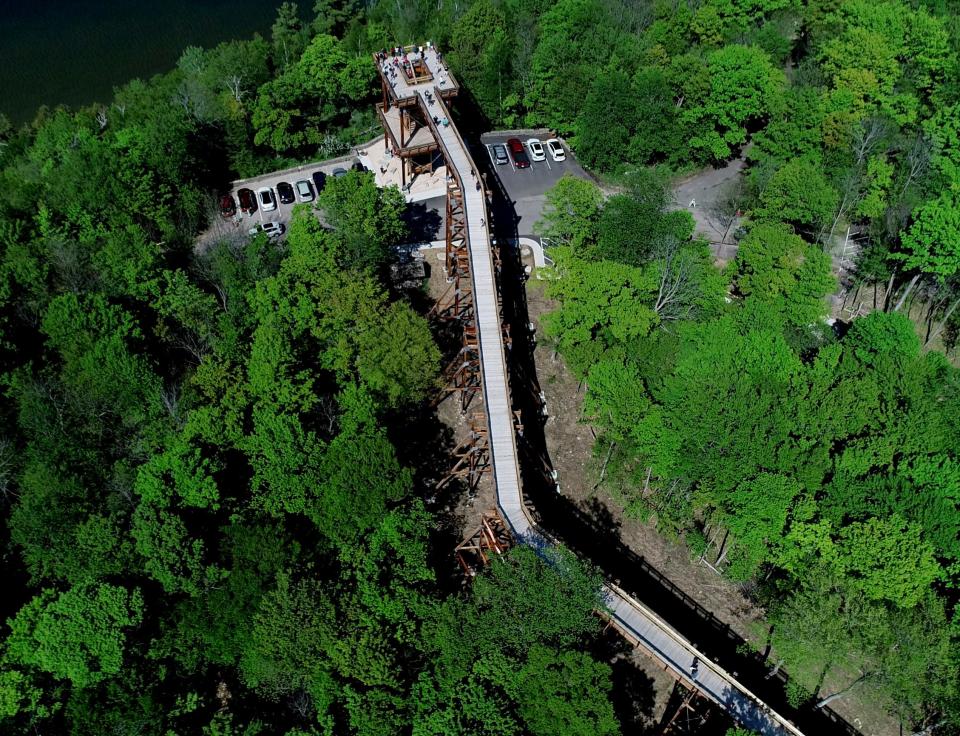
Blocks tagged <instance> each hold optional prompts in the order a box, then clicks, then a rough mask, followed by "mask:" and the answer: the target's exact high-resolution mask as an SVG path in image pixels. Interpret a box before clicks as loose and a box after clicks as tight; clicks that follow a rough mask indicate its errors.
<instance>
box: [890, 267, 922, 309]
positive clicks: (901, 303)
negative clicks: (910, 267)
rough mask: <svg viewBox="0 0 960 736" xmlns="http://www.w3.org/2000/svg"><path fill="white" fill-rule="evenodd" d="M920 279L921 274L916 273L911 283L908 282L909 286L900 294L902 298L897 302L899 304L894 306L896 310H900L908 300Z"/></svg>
mask: <svg viewBox="0 0 960 736" xmlns="http://www.w3.org/2000/svg"><path fill="white" fill-rule="evenodd" d="M919 280H920V274H915V275H914V277H913V278H912V279H910V283H909V284H907V288H906V289H904V291H903V294H901V295H900V300H899V301H898V302H897V306H895V307H894V308H893V311H894V312H899V311H900V308H901V307H902V306H903V303H904V302H905V301H906V300H907V297H908V296H910V292H911V291H913V287H914V286H916V285H917V282H918V281H919Z"/></svg>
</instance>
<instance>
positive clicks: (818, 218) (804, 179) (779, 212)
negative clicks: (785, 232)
mask: <svg viewBox="0 0 960 736" xmlns="http://www.w3.org/2000/svg"><path fill="white" fill-rule="evenodd" d="M838 202H839V195H838V194H837V191H836V190H835V189H834V188H833V187H832V186H831V185H830V182H828V181H827V179H826V177H825V176H824V175H823V173H822V171H821V169H820V168H819V167H817V166H815V165H813V164H812V163H809V162H806V161H803V160H793V161H789V162H788V163H786V164H784V165H783V166H781V167H780V168H778V169H777V171H776V173H774V175H773V176H772V177H770V180H769V181H768V182H767V184H766V186H765V187H764V188H763V192H762V193H761V194H760V202H759V205H758V206H757V208H756V211H755V212H754V214H755V216H756V218H757V219H758V220H761V221H766V222H789V223H791V224H792V225H794V226H795V227H796V228H797V229H798V230H800V231H801V232H804V233H806V234H807V235H808V237H810V238H811V239H814V240H816V239H818V238H819V236H820V235H821V233H822V232H823V231H824V230H825V229H827V226H828V225H829V224H830V221H831V220H832V219H833V215H834V213H835V212H836V209H837V204H838Z"/></svg>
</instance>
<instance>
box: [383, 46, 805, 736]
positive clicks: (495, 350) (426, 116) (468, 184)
mask: <svg viewBox="0 0 960 736" xmlns="http://www.w3.org/2000/svg"><path fill="white" fill-rule="evenodd" d="M376 60H377V63H378V68H379V71H380V74H381V77H382V78H383V80H384V98H385V100H384V109H383V112H385V113H386V112H388V107H389V104H390V103H394V104H396V105H397V106H398V108H400V109H401V110H403V109H407V110H409V111H410V113H411V116H412V119H414V120H416V121H418V123H419V124H420V125H425V126H426V127H428V128H429V129H430V131H431V133H432V134H433V137H434V139H435V140H436V142H437V144H438V145H439V147H440V150H441V152H442V154H443V157H444V159H445V161H446V165H447V168H448V171H449V176H450V177H451V181H450V183H449V185H448V186H449V195H448V196H450V197H452V198H455V200H456V203H457V205H456V206H457V209H458V213H459V215H460V216H461V217H462V220H463V223H464V225H463V230H464V232H458V234H457V237H458V238H460V239H465V246H466V251H467V257H468V260H469V277H470V280H471V282H472V283H471V291H472V302H473V304H472V309H473V313H472V326H474V327H475V331H476V333H477V335H476V336H477V343H478V345H479V353H480V360H479V371H480V385H481V387H482V397H483V403H484V406H485V420H486V424H487V427H486V437H487V443H488V448H489V453H490V464H491V466H492V471H493V478H494V484H495V489H496V495H497V505H498V506H499V509H500V513H501V515H502V517H503V519H504V521H505V522H506V524H507V525H508V526H509V528H510V531H511V532H512V534H513V536H514V538H515V539H517V540H519V541H521V542H523V543H526V544H530V545H532V546H534V547H542V546H545V545H550V544H554V543H556V540H554V539H553V538H552V537H551V535H549V533H547V532H544V531H543V530H540V529H538V528H537V527H536V526H535V524H534V522H533V520H532V518H531V517H530V515H529V513H528V511H527V508H526V506H525V505H524V502H523V490H522V487H521V481H520V463H519V457H518V453H517V443H516V425H515V422H516V416H515V414H514V410H513V401H512V396H511V390H510V378H509V376H510V373H509V371H508V368H507V357H506V348H505V346H504V324H503V314H502V308H501V298H500V285H499V283H498V279H497V270H498V269H497V268H496V265H495V264H496V254H495V252H494V249H493V248H494V242H493V239H492V237H491V234H490V220H489V213H488V211H487V202H486V197H485V192H484V189H483V187H482V186H480V184H479V180H478V179H477V168H476V164H475V162H474V161H473V159H472V158H471V156H470V152H469V150H468V149H467V146H466V144H465V143H464V141H463V139H462V138H461V137H460V134H459V132H458V131H457V128H456V125H454V123H453V120H452V117H451V115H450V110H449V108H448V106H447V103H446V100H449V99H450V98H451V97H452V96H453V95H455V94H456V91H457V88H456V82H455V80H454V79H453V77H452V75H450V74H449V72H448V71H447V70H446V69H445V68H444V66H443V62H442V59H441V57H440V56H439V55H438V53H437V51H436V49H434V48H431V47H429V46H428V47H426V48H423V47H405V48H403V49H394V50H393V51H392V52H390V53H387V54H378V55H377V58H376ZM441 82H442V84H441ZM388 98H389V99H388ZM461 207H462V212H460V208H461ZM449 237H450V236H449V234H448V238H449ZM603 597H604V599H605V603H606V606H607V611H606V612H605V615H606V616H607V618H608V620H609V621H610V622H611V624H612V625H614V626H615V627H616V628H617V629H618V630H619V631H620V632H621V634H623V636H624V637H625V638H627V639H628V640H629V641H631V642H633V643H634V644H635V645H636V646H638V647H643V648H644V649H645V650H646V651H647V653H648V654H650V655H651V656H652V657H653V658H654V659H656V660H657V661H659V662H660V663H661V664H662V665H663V666H664V668H665V669H667V670H668V671H669V672H671V673H672V674H673V675H674V676H675V677H676V678H677V679H679V680H681V681H683V682H684V683H685V684H686V685H687V686H688V687H693V688H696V689H697V690H699V691H700V692H701V693H703V694H704V695H705V696H706V697H708V698H709V699H711V700H712V701H714V702H715V703H717V704H718V705H719V706H721V707H723V708H724V709H725V710H726V711H727V712H729V713H730V714H731V715H732V716H733V718H734V719H735V720H736V721H738V722H739V723H741V724H743V725H744V726H746V727H748V728H750V729H752V730H754V731H757V732H758V733H761V734H764V736H802V734H801V732H800V731H799V730H798V729H797V728H796V727H795V726H793V725H792V724H791V723H790V722H788V721H787V720H786V719H784V718H783V717H781V716H780V715H779V714H777V713H776V712H774V711H773V710H771V709H770V708H768V707H767V706H766V705H765V704H764V703H762V702H761V701H760V700H759V699H758V698H757V697H756V696H754V695H753V694H752V693H751V692H750V691H749V690H747V689H746V688H745V687H743V686H742V685H741V684H740V683H738V682H737V680H736V679H735V678H734V677H733V676H732V675H730V674H729V673H727V672H725V671H724V670H723V669H721V668H719V667H717V666H715V665H714V664H713V663H711V662H710V660H709V658H708V657H707V656H706V655H704V654H702V653H701V652H699V651H698V650H697V649H696V648H695V647H694V646H693V645H692V644H691V643H690V642H689V641H687V640H686V639H684V638H683V637H682V636H680V634H678V633H677V632H676V631H675V630H674V629H673V628H672V627H670V625H669V624H667V623H666V622H665V621H663V620H662V619H660V618H659V617H658V616H657V615H656V614H654V613H653V612H652V611H650V610H649V609H648V608H646V607H645V606H643V605H642V604H641V603H639V602H638V601H637V600H635V599H634V598H632V597H631V596H630V595H628V594H627V593H626V592H625V591H623V590H621V589H620V588H619V587H617V586H616V585H615V584H612V583H610V584H607V585H605V586H604V589H603ZM695 662H696V663H697V666H696V667H694V663H695Z"/></svg>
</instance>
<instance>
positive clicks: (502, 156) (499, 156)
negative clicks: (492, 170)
mask: <svg viewBox="0 0 960 736" xmlns="http://www.w3.org/2000/svg"><path fill="white" fill-rule="evenodd" d="M493 160H494V162H495V163H496V164H497V165H498V166H502V165H503V164H508V163H510V159H508V158H507V147H506V146H504V145H503V144H502V143H495V144H494V145H493Z"/></svg>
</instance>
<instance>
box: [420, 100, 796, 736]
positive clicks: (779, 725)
mask: <svg viewBox="0 0 960 736" xmlns="http://www.w3.org/2000/svg"><path fill="white" fill-rule="evenodd" d="M439 92H440V90H439V89H437V88H434V94H433V105H429V106H428V105H427V103H426V101H425V94H426V92H425V90H423V89H420V90H418V91H417V100H418V104H419V106H420V108H421V110H422V112H423V113H424V115H425V119H426V120H427V125H428V126H429V127H430V129H431V131H432V132H433V134H434V137H435V138H436V140H437V143H438V145H439V146H440V149H441V151H442V152H443V155H444V158H445V159H446V161H447V170H448V173H449V174H450V175H451V176H453V177H454V179H455V181H456V183H457V186H458V187H459V188H460V191H461V192H462V193H463V197H464V207H465V210H466V217H467V228H466V243H467V248H468V251H469V256H470V259H471V261H474V259H475V258H479V257H481V256H480V254H479V253H477V252H476V251H475V250H474V248H473V245H475V244H474V243H473V241H472V237H471V233H470V218H469V215H470V212H469V206H468V199H469V198H470V197H471V194H472V193H471V192H468V191H467V190H466V188H465V187H464V183H463V174H462V173H461V172H460V170H459V168H458V166H456V165H455V164H454V158H453V156H452V155H451V152H450V150H449V148H448V147H447V144H446V142H445V141H444V135H445V134H448V135H451V136H453V137H455V139H456V142H457V144H458V145H459V147H460V149H461V151H462V154H463V157H464V158H465V160H466V161H467V162H468V164H469V165H470V166H471V167H472V168H473V170H474V172H476V163H475V162H474V160H473V158H472V157H471V155H470V151H469V149H468V148H467V146H466V143H464V141H463V138H462V137H461V136H460V132H459V130H458V129H457V127H456V126H455V125H453V123H452V121H451V120H450V112H449V109H448V108H447V106H446V104H445V103H444V102H443V99H442V97H441V96H440V94H439ZM434 105H436V106H438V107H437V109H438V110H439V111H440V112H442V113H443V114H444V117H445V118H446V119H447V120H448V122H449V125H448V126H446V127H445V128H444V130H443V131H441V130H440V128H439V126H438V125H437V124H436V123H435V122H434V119H433V116H432V115H431V114H430V107H433V106H434ZM474 201H476V200H474ZM479 201H480V207H481V212H482V215H483V217H484V220H485V221H486V218H487V216H488V212H487V203H486V195H485V193H484V194H483V195H481V196H480V197H479ZM474 214H476V213H474ZM485 233H486V240H487V244H488V247H487V248H485V257H486V260H487V265H489V267H490V273H491V275H492V276H493V288H494V291H495V293H494V294H493V298H494V299H495V300H496V298H497V294H496V291H497V290H498V289H499V282H498V280H497V275H496V271H495V269H494V267H493V256H492V252H491V248H490V247H489V241H490V231H489V229H487V230H485ZM476 271H477V269H475V268H471V269H470V280H471V285H472V288H473V294H474V300H476V299H477V298H478V297H480V296H482V292H481V291H480V290H479V289H478V288H477V283H476ZM474 313H475V314H476V315H478V316H477V322H478V325H477V330H478V334H479V337H480V339H479V340H478V349H479V351H480V377H481V385H482V386H483V389H484V401H485V403H486V404H487V408H488V410H487V412H486V422H487V431H488V437H489V438H490V440H489V441H490V443H491V456H492V458H491V465H492V466H493V477H494V486H495V492H496V496H497V506H498V507H499V508H500V511H501V513H502V514H503V516H504V521H505V522H506V523H507V525H508V526H509V527H510V528H511V530H512V531H513V532H514V535H515V536H516V537H518V538H519V540H520V541H521V542H523V543H527V544H533V545H534V546H536V543H537V539H538V538H539V539H540V540H542V541H544V542H552V543H554V544H555V543H556V540H555V539H554V538H553V537H552V535H550V534H549V533H546V532H545V531H544V530H542V529H540V528H539V526H538V525H537V523H536V521H535V520H534V519H533V517H532V516H531V515H530V512H529V511H528V509H527V508H526V506H525V504H524V503H523V498H522V494H523V491H522V484H521V478H520V466H519V459H518V458H519V454H518V452H517V438H516V431H515V428H514V426H513V416H512V407H513V402H512V396H511V387H510V374H509V371H508V369H507V363H506V357H505V350H504V347H503V341H502V337H501V335H500V328H499V322H500V321H502V318H503V316H502V311H501V309H500V306H499V304H497V305H496V313H497V317H498V329H497V345H498V346H499V348H498V351H497V352H498V354H499V360H500V366H501V368H502V371H503V377H504V385H505V390H506V396H505V397H504V398H505V399H506V406H507V411H508V412H509V414H510V415H509V417H508V418H507V419H508V421H509V427H510V431H509V435H510V442H511V445H512V448H513V453H514V460H515V461H514V462H513V463H512V465H513V468H512V471H513V474H514V476H515V479H516V482H517V486H516V487H517V492H518V494H519V498H518V499H514V500H515V501H516V502H517V503H516V506H517V508H518V509H519V513H520V514H521V515H522V517H523V518H522V519H517V518H514V517H513V515H512V514H511V513H509V512H508V511H507V508H506V507H505V506H504V505H503V498H502V495H501V484H500V482H499V478H500V476H499V475H498V465H497V456H496V453H495V449H494V447H493V437H494V434H493V428H492V412H491V411H490V410H489V387H488V383H487V378H488V376H487V372H486V370H485V360H484V357H485V356H484V351H483V334H482V332H481V331H480V328H479V310H478V309H477V308H476V304H475V310H474ZM500 470H502V468H501V469H500ZM521 526H522V528H521ZM604 588H605V590H606V591H608V593H609V594H610V595H612V596H615V597H616V598H617V599H619V600H620V601H622V602H623V603H624V604H625V605H627V606H628V607H630V608H632V609H634V610H635V611H636V612H637V613H638V615H639V616H640V617H642V619H643V620H646V621H648V622H650V624H651V625H652V627H654V628H655V629H656V630H657V631H659V632H661V634H663V635H664V636H666V637H667V638H668V639H669V640H672V641H673V642H675V643H676V644H677V645H678V646H679V647H680V648H681V649H682V650H683V651H684V652H686V653H687V654H688V655H692V656H693V657H696V658H697V659H699V660H700V661H701V662H702V663H703V666H704V669H705V670H709V671H711V672H713V673H714V675H715V676H716V677H717V678H718V679H719V680H720V681H722V683H724V687H728V688H730V689H731V690H733V691H736V692H737V693H738V694H739V695H738V697H739V698H740V700H742V701H743V703H742V705H744V706H749V707H752V708H753V709H755V710H756V711H757V712H758V718H761V719H764V721H765V723H766V724H767V725H768V728H765V729H764V730H765V731H766V732H770V731H771V730H778V729H780V730H785V731H787V732H788V733H790V734H792V736H803V734H802V732H801V731H800V730H799V729H797V727H796V726H794V725H793V724H792V723H790V722H789V721H787V720H786V719H785V718H783V717H782V716H781V715H780V714H778V713H776V712H775V711H773V710H772V709H770V708H769V707H768V706H766V704H764V703H763V701H761V700H760V699H759V698H758V697H757V696H756V695H754V694H753V693H752V692H751V691H749V690H747V689H746V688H745V687H744V686H743V685H741V684H740V683H739V682H738V681H737V680H736V679H735V678H734V677H733V676H732V675H730V674H729V673H728V672H726V671H725V670H724V669H722V668H721V667H719V666H717V665H715V664H714V663H713V662H711V661H710V659H709V658H708V657H707V656H705V655H703V654H701V653H700V652H699V651H698V650H697V649H696V648H695V647H694V646H693V645H692V644H691V643H690V642H689V641H687V640H686V639H684V638H683V637H682V636H681V635H680V634H679V633H678V632H676V631H675V630H674V629H673V628H672V627H671V626H670V625H669V624H667V623H666V622H665V621H663V620H662V619H661V618H660V617H659V616H657V615H656V614H655V613H654V612H653V611H651V610H650V609H648V608H647V607H646V606H644V605H643V604H642V603H640V602H639V601H638V600H636V599H635V598H633V597H632V596H630V595H629V594H627V593H626V591H624V590H623V589H621V588H620V587H619V586H618V585H617V584H616V583H614V582H612V581H610V582H607V583H606V584H605V586H604ZM609 616H610V618H611V620H612V621H614V620H615V621H616V622H617V627H618V628H619V629H620V630H621V631H623V632H624V633H625V634H626V635H627V636H628V637H630V638H633V639H636V640H637V641H638V642H639V641H641V640H642V634H641V633H640V632H639V631H637V630H636V629H634V628H633V626H632V625H631V624H630V623H629V622H628V621H626V620H624V619H622V618H620V617H619V616H618V615H617V614H616V613H615V612H614V611H613V609H612V608H611V609H610V610H609ZM646 646H647V647H648V648H649V649H651V650H652V651H654V652H655V653H656V654H657V656H658V658H659V659H661V660H663V661H664V662H665V663H667V664H668V665H669V666H670V667H671V668H672V669H673V670H674V671H675V672H676V674H677V676H678V677H680V678H682V679H684V680H686V681H689V682H691V683H692V684H693V686H694V687H696V688H697V689H698V690H699V691H700V692H702V693H704V695H706V696H707V697H708V698H710V699H711V700H713V701H714V702H716V703H717V704H718V705H720V706H722V707H724V708H725V709H728V710H730V709H731V706H732V705H733V704H732V703H725V702H723V701H721V700H719V699H718V697H717V696H716V695H715V694H714V693H713V692H712V691H711V690H709V689H707V687H706V686H705V685H704V684H703V683H700V682H698V681H697V679H696V678H694V677H691V673H690V672H687V671H684V669H683V668H682V667H681V666H680V665H679V664H678V663H676V662H674V661H673V660H672V659H671V658H670V657H669V655H668V654H667V653H666V652H664V651H662V650H660V649H659V647H658V646H656V645H654V644H653V643H652V642H650V641H647V644H646Z"/></svg>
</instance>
